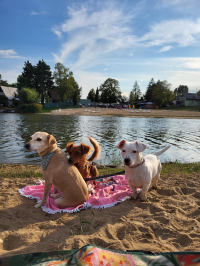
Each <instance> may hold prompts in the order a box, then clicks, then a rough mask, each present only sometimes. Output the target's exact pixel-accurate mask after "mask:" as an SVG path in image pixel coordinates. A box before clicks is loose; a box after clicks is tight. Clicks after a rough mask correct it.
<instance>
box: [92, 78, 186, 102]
mask: <svg viewBox="0 0 200 266" xmlns="http://www.w3.org/2000/svg"><path fill="white" fill-rule="evenodd" d="M188 91H189V88H188V87H187V86H186V85H180V86H179V87H178V88H176V89H175V90H174V91H172V90H171V84H170V83H168V82H167V80H164V81H160V80H158V81H157V82H155V81H154V79H153V78H152V79H151V80H150V82H149V84H148V86H147V89H146V92H145V93H144V95H142V92H141V89H140V87H139V85H138V82H137V81H135V83H134V85H133V87H132V89H131V91H130V93H129V97H126V96H123V95H122V92H121V90H120V86H119V82H118V81H117V80H116V79H111V78H108V79H107V80H106V81H105V82H104V83H103V84H101V85H100V86H99V87H97V89H96V91H95V90H94V89H91V90H90V91H89V93H88V96H87V99H90V100H91V101H92V102H102V103H117V102H119V103H122V104H123V103H129V104H134V102H136V101H144V100H145V101H149V102H154V103H156V105H157V106H161V105H162V104H166V103H169V102H171V101H173V100H174V99H175V97H176V96H177V94H178V93H180V92H188Z"/></svg>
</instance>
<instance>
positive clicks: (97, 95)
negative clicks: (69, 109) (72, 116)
mask: <svg viewBox="0 0 200 266" xmlns="http://www.w3.org/2000/svg"><path fill="white" fill-rule="evenodd" d="M98 102H99V89H98V87H97V89H96V94H95V103H98Z"/></svg>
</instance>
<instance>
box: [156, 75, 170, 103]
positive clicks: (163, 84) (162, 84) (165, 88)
mask: <svg viewBox="0 0 200 266" xmlns="http://www.w3.org/2000/svg"><path fill="white" fill-rule="evenodd" d="M170 89H171V84H170V83H168V82H167V80H164V81H160V80H158V81H157V83H156V85H155V87H154V90H153V101H154V102H156V104H157V105H158V106H161V105H162V104H166V103H168V102H171V101H172V100H173V99H174V98H175V93H174V92H173V91H171V90H170Z"/></svg>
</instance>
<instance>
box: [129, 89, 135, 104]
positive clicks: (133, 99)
mask: <svg viewBox="0 0 200 266" xmlns="http://www.w3.org/2000/svg"><path fill="white" fill-rule="evenodd" d="M134 101H135V95H134V93H133V92H132V91H131V92H130V94H129V103H130V104H134Z"/></svg>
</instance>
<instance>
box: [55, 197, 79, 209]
mask: <svg viewBox="0 0 200 266" xmlns="http://www.w3.org/2000/svg"><path fill="white" fill-rule="evenodd" d="M55 203H56V205H57V206H58V207H59V208H60V209H65V208H68V207H76V206H77V205H78V204H77V205H76V206H73V204H72V202H71V201H69V200H67V199H66V198H63V197H60V198H58V199H56V200H55Z"/></svg>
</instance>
